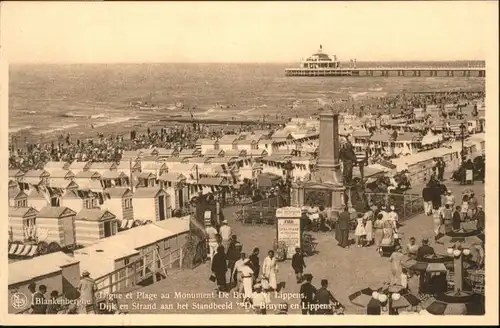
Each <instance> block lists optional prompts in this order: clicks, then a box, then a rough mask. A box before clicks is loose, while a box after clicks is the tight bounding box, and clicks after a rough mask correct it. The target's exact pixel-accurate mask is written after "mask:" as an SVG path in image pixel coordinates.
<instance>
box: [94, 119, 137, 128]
mask: <svg viewBox="0 0 500 328" xmlns="http://www.w3.org/2000/svg"><path fill="white" fill-rule="evenodd" d="M137 118H138V117H137V116H132V117H120V118H117V119H115V120H111V121H106V122H101V123H96V124H92V126H93V127H94V128H100V127H103V126H106V125H111V124H118V123H124V122H127V121H130V120H134V119H137Z"/></svg>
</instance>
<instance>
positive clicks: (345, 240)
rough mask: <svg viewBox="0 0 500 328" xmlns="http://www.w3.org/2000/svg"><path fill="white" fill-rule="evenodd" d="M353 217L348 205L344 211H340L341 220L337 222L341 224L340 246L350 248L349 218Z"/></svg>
mask: <svg viewBox="0 0 500 328" xmlns="http://www.w3.org/2000/svg"><path fill="white" fill-rule="evenodd" d="M350 219H351V214H350V213H349V209H348V208H347V207H345V208H344V211H343V212H342V213H340V215H339V220H338V222H337V224H338V225H339V232H340V247H342V248H346V249H348V248H349V220H350Z"/></svg>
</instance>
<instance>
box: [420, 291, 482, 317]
mask: <svg viewBox="0 0 500 328" xmlns="http://www.w3.org/2000/svg"><path fill="white" fill-rule="evenodd" d="M474 302H477V299H476V297H475V295H474V294H471V293H467V292H462V291H457V292H449V293H445V294H442V295H439V296H437V297H436V298H434V299H432V300H430V304H429V305H428V306H427V307H426V310H427V312H429V313H431V314H435V315H465V314H467V313H468V312H469V311H468V310H467V308H468V307H470V304H472V303H474Z"/></svg>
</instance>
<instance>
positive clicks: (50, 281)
mask: <svg viewBox="0 0 500 328" xmlns="http://www.w3.org/2000/svg"><path fill="white" fill-rule="evenodd" d="M80 272H81V271H80V263H79V261H78V259H75V258H73V257H71V256H69V255H66V254H64V253H63V252H55V253H50V254H46V255H41V256H37V257H34V258H32V259H28V260H24V261H17V262H13V263H9V269H8V275H7V276H8V281H9V284H8V290H9V293H8V295H7V297H8V301H7V304H8V306H9V308H8V311H9V312H8V313H12V314H14V313H26V311H28V310H29V309H30V306H31V302H30V301H27V302H24V303H23V302H22V303H20V304H21V306H18V305H16V304H15V303H14V302H12V299H13V297H14V295H16V294H17V295H19V294H23V295H25V296H27V297H29V295H31V292H30V291H29V289H28V285H29V284H30V283H35V284H36V287H37V289H38V286H40V285H45V286H47V294H46V295H45V297H46V298H49V295H50V293H51V292H52V291H54V290H56V291H58V292H59V294H60V295H63V296H65V297H66V298H68V299H76V298H77V297H78V292H77V288H78V285H79V283H80ZM15 305H16V306H15Z"/></svg>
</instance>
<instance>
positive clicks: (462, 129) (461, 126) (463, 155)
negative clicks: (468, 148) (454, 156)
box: [460, 123, 465, 163]
mask: <svg viewBox="0 0 500 328" xmlns="http://www.w3.org/2000/svg"><path fill="white" fill-rule="evenodd" d="M460 136H461V138H462V150H461V151H460V159H461V163H463V162H464V158H465V152H464V148H465V147H464V140H465V124H463V123H460Z"/></svg>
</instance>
